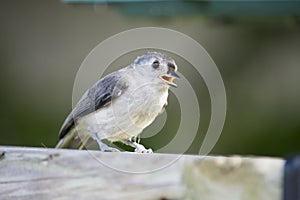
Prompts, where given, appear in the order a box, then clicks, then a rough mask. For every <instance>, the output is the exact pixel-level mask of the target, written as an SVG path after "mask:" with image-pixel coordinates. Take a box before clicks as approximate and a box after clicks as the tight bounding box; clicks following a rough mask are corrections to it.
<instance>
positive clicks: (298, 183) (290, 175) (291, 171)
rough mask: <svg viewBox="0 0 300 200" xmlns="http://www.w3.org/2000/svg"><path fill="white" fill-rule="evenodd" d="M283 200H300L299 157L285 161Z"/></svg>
mask: <svg viewBox="0 0 300 200" xmlns="http://www.w3.org/2000/svg"><path fill="white" fill-rule="evenodd" d="M283 200H300V155H298V156H294V157H292V158H290V159H288V160H287V161H286V164H285V168H284V192H283Z"/></svg>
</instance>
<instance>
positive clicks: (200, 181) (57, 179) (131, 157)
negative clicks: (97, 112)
mask: <svg viewBox="0 0 300 200" xmlns="http://www.w3.org/2000/svg"><path fill="white" fill-rule="evenodd" d="M283 165H284V161H283V160H282V159H277V158H255V157H253V158H249V157H237V156H235V157H219V156H216V157H215V156H209V157H202V156H197V155H195V156H192V155H171V154H155V153H154V154H135V153H127V152H124V153H104V152H99V151H79V150H63V149H46V148H22V147H5V146H0V175H1V176H0V199H22V200H23V199H25V200H26V199H59V200H62V199H101V200H102V199H112V200H113V199H161V200H163V199H204V200H206V199H209V200H214V199H218V200H219V199H230V200H237V199H243V200H245V199H246V200H247V199H249V200H250V199H251V200H255V199H257V200H258V199H264V200H268V199H270V200H280V199H281V196H282V188H283V187H282V174H283Z"/></svg>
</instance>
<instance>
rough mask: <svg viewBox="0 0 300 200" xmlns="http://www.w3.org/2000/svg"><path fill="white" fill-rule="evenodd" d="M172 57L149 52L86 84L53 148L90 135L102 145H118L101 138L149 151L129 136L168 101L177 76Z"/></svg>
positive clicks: (77, 142) (71, 144) (81, 144)
mask: <svg viewBox="0 0 300 200" xmlns="http://www.w3.org/2000/svg"><path fill="white" fill-rule="evenodd" d="M176 71H177V66H176V63H175V61H174V60H173V59H172V58H169V57H167V56H165V55H163V54H161V53H157V52H148V53H145V54H144V55H142V56H140V57H138V58H137V59H136V60H135V61H134V62H133V63H132V64H130V65H129V66H127V67H125V68H123V69H120V70H118V71H115V72H113V73H111V74H109V75H107V76H105V77H104V78H102V79H100V80H99V81H98V82H97V83H96V84H94V85H93V86H92V87H91V88H90V89H88V90H87V91H86V92H85V93H84V95H83V96H82V98H81V99H80V100H79V102H78V103H77V105H76V106H75V107H74V109H73V110H72V112H71V113H70V114H69V116H68V117H67V119H66V120H65V122H64V123H63V125H62V127H61V129H60V131H59V138H60V141H59V143H58V144H57V146H56V147H57V148H78V149H82V148H84V147H85V145H86V144H87V142H88V141H89V140H90V139H91V138H92V139H94V140H96V141H97V143H98V145H99V148H100V150H101V151H119V150H118V149H116V148H112V147H109V146H107V145H106V144H105V143H103V141H102V140H104V139H106V140H108V141H110V142H116V141H119V142H122V143H124V144H126V145H129V146H132V147H134V148H135V152H139V153H152V150H151V149H146V148H145V147H144V146H143V145H141V144H138V143H137V142H135V141H132V139H133V138H136V137H137V136H138V135H139V134H140V133H141V132H142V131H143V129H144V128H146V127H147V126H149V125H150V124H151V123H152V122H153V121H154V119H155V118H156V117H157V115H158V114H159V113H161V112H162V111H163V110H164V108H165V106H166V105H167V98H168V89H169V87H170V86H173V87H176V84H175V83H173V80H174V79H176V78H179V76H178V75H177V74H176Z"/></svg>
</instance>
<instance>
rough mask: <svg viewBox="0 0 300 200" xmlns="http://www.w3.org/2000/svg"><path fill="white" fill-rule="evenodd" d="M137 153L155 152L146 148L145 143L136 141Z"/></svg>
mask: <svg viewBox="0 0 300 200" xmlns="http://www.w3.org/2000/svg"><path fill="white" fill-rule="evenodd" d="M134 152H136V153H153V151H152V149H151V148H149V149H146V148H145V147H144V146H143V145H141V144H137V143H135V150H134Z"/></svg>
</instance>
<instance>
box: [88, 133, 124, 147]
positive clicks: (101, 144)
mask: <svg viewBox="0 0 300 200" xmlns="http://www.w3.org/2000/svg"><path fill="white" fill-rule="evenodd" d="M92 136H93V138H94V140H96V142H97V143H98V146H99V148H100V151H104V152H120V150H119V149H116V148H113V147H109V146H107V145H106V144H105V143H104V142H102V141H101V139H100V138H99V136H98V134H97V133H93V134H92Z"/></svg>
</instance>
